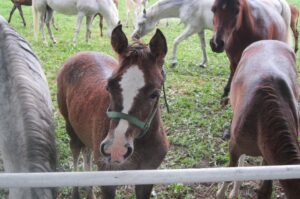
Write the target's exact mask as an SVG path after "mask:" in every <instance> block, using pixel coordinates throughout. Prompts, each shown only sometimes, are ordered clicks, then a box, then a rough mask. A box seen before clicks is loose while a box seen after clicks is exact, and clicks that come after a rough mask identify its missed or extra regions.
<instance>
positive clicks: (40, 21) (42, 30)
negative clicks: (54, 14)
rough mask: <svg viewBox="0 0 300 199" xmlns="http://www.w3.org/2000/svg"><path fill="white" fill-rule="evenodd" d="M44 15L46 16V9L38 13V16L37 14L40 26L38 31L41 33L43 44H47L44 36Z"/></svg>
mask: <svg viewBox="0 0 300 199" xmlns="http://www.w3.org/2000/svg"><path fill="white" fill-rule="evenodd" d="M45 15H46V8H45V10H42V11H40V14H39V17H40V19H39V24H40V31H41V32H42V39H43V43H44V44H47V41H46V36H45V30H44V25H45Z"/></svg>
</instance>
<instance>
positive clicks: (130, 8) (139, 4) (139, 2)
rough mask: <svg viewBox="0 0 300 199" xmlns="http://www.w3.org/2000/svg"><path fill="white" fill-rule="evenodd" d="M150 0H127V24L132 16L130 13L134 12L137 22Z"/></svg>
mask: <svg viewBox="0 0 300 199" xmlns="http://www.w3.org/2000/svg"><path fill="white" fill-rule="evenodd" d="M147 1H148V0H125V9H126V21H125V25H126V26H128V21H129V18H130V13H132V12H134V14H135V19H134V23H135V22H136V20H137V18H138V15H139V14H140V13H142V9H143V8H144V9H146V7H147Z"/></svg>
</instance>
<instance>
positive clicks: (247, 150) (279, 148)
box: [230, 41, 300, 199]
mask: <svg viewBox="0 0 300 199" xmlns="http://www.w3.org/2000/svg"><path fill="white" fill-rule="evenodd" d="M266 56H268V57H269V59H267V60H266V59H265V57H266ZM270 56H271V57H270ZM279 63H280V64H279ZM249 74H252V75H251V76H249ZM230 101H231V104H232V108H233V111H234V117H233V120H232V126H231V130H232V137H231V140H230V154H231V159H232V160H233V161H235V160H236V159H237V158H238V157H239V156H240V155H242V154H246V155H251V156H262V157H263V158H264V161H265V162H266V163H267V164H268V165H286V164H300V148H299V144H298V141H297V136H298V132H299V114H298V102H297V101H298V84H297V71H296V65H295V54H294V53H293V51H292V49H291V48H288V47H287V45H285V44H284V43H282V42H279V41H261V42H256V43H254V44H252V45H251V46H249V47H248V48H247V49H246V50H245V51H244V53H243V56H242V59H241V61H240V63H239V66H238V68H237V71H236V73H235V75H234V77H233V81H232V90H231V94H230ZM230 166H236V165H234V164H232V165H230ZM280 182H281V184H282V186H283V188H284V191H285V193H286V196H287V198H289V199H291V198H292V199H296V198H298V197H299V194H300V192H299V190H300V189H299V188H300V182H299V180H281V181H280ZM263 192H265V190H263V191H260V194H261V193H263ZM267 192H268V191H267ZM263 198H268V197H267V196H264V197H263Z"/></svg>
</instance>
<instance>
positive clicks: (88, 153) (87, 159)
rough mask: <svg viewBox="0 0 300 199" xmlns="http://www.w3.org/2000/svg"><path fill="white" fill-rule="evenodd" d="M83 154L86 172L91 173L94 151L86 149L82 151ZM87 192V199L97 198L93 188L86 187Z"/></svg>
mask: <svg viewBox="0 0 300 199" xmlns="http://www.w3.org/2000/svg"><path fill="white" fill-rule="evenodd" d="M82 154H83V162H84V170H85V171H91V170H92V166H93V165H92V150H91V149H90V148H88V147H84V149H83V150H82ZM86 191H87V193H88V194H87V199H96V196H95V195H94V192H93V187H86Z"/></svg>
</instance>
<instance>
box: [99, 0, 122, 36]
mask: <svg viewBox="0 0 300 199" xmlns="http://www.w3.org/2000/svg"><path fill="white" fill-rule="evenodd" d="M113 2H114V3H115V4H116V7H117V8H119V0H113ZM97 16H99V18H100V21H99V28H100V36H101V37H103V16H102V15H101V14H100V13H97V14H95V16H94V18H93V20H94V19H95V18H96V17H97Z"/></svg>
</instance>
